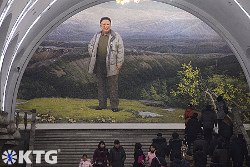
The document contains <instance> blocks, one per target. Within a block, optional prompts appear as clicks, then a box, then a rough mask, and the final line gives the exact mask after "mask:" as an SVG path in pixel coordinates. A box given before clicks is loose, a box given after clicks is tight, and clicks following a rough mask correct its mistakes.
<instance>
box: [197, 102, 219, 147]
mask: <svg viewBox="0 0 250 167" xmlns="http://www.w3.org/2000/svg"><path fill="white" fill-rule="evenodd" d="M200 121H201V123H202V125H203V130H204V138H205V140H206V142H207V143H208V144H210V142H211V140H212V133H213V128H214V126H215V125H216V113H215V111H214V110H213V108H212V106H211V105H206V108H205V109H204V110H203V111H202V112H201V119H200Z"/></svg>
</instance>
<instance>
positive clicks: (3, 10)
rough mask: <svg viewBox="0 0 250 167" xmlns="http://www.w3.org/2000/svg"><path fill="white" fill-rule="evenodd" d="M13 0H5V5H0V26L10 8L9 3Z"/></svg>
mask: <svg viewBox="0 0 250 167" xmlns="http://www.w3.org/2000/svg"><path fill="white" fill-rule="evenodd" d="M14 1H15V0H8V1H6V3H5V5H3V6H2V7H1V13H0V26H1V25H2V23H3V20H4V19H5V17H6V16H7V15H8V13H9V10H10V8H11V5H12V4H13V3H14Z"/></svg>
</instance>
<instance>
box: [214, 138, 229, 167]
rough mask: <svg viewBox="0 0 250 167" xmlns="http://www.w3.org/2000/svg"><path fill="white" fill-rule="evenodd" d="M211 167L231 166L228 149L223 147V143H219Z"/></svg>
mask: <svg viewBox="0 0 250 167" xmlns="http://www.w3.org/2000/svg"><path fill="white" fill-rule="evenodd" d="M210 166H211V167H230V166H231V163H230V160H229V152H228V149H226V148H225V146H223V143H222V142H221V141H220V142H219V143H218V146H217V148H216V149H215V150H214V153H213V156H212V159H211V165H210Z"/></svg>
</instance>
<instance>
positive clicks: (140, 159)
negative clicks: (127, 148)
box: [133, 143, 145, 167]
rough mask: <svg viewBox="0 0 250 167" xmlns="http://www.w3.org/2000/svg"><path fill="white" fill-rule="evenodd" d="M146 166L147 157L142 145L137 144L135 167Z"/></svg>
mask: <svg viewBox="0 0 250 167" xmlns="http://www.w3.org/2000/svg"><path fill="white" fill-rule="evenodd" d="M144 166H145V155H144V154H143V151H142V145H141V143H135V150H134V163H133V167H144Z"/></svg>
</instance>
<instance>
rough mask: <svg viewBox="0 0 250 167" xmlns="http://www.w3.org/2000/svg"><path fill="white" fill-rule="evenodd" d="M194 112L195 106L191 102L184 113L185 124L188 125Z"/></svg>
mask: <svg viewBox="0 0 250 167" xmlns="http://www.w3.org/2000/svg"><path fill="white" fill-rule="evenodd" d="M193 113H194V106H193V105H192V104H191V103H190V104H189V105H188V107H187V109H186V110H185V113H184V119H185V125H187V122H188V120H189V119H190V118H191V117H192V116H193Z"/></svg>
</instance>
